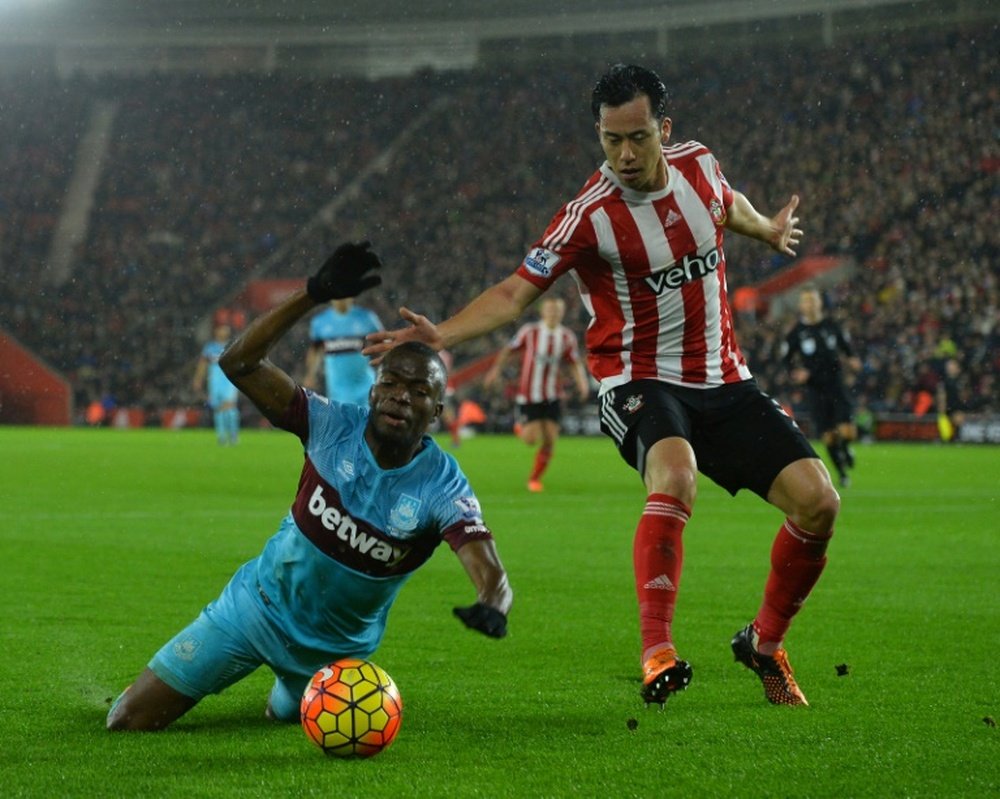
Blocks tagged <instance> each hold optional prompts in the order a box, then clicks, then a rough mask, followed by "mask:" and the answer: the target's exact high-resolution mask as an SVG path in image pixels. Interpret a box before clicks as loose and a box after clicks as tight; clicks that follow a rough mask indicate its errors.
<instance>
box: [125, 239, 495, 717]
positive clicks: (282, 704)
mask: <svg viewBox="0 0 1000 799" xmlns="http://www.w3.org/2000/svg"><path fill="white" fill-rule="evenodd" d="M380 265H381V264H380V262H379V260H378V258H377V256H376V255H375V254H374V253H373V252H371V251H370V250H369V249H368V243H367V242H365V243H364V244H361V245H358V244H345V245H342V246H341V247H339V248H338V249H337V250H336V251H335V252H334V254H333V255H332V256H331V257H330V258H329V259H327V261H326V262H325V263H324V264H323V266H322V268H321V269H320V270H319V272H318V273H317V274H316V275H315V276H314V277H312V278H311V279H310V280H309V282H308V284H307V288H306V290H305V291H298V292H296V293H295V294H293V295H291V296H290V297H289V298H288V299H286V300H285V301H283V302H282V303H281V304H280V305H278V306H277V307H275V308H274V309H272V310H271V311H268V312H267V313H265V314H264V315H262V316H261V317H259V318H258V319H257V320H256V321H255V322H253V323H252V324H251V325H250V326H249V327H248V328H247V329H246V331H245V332H244V333H243V334H242V335H240V336H239V337H238V338H237V339H236V341H235V342H233V344H232V345H231V346H230V347H229V348H228V349H227V350H226V352H225V354H224V355H223V356H222V360H221V363H222V368H223V369H225V371H226V374H228V375H229V376H230V377H231V378H232V380H233V381H234V382H235V383H236V384H237V385H238V386H239V388H240V390H241V391H242V392H243V393H244V394H246V395H247V396H248V397H249V398H250V399H251V400H252V401H253V403H254V404H255V405H256V406H257V407H258V408H259V409H260V411H261V413H263V415H264V416H265V417H266V418H267V419H268V420H269V421H271V422H272V424H274V425H275V426H276V427H278V428H281V429H284V430H287V431H289V432H291V433H294V434H295V435H296V436H298V438H299V439H300V440H301V441H302V443H303V445H304V446H305V465H304V466H303V469H302V474H301V476H300V479H299V484H298V489H297V493H296V497H295V500H294V502H293V503H292V507H291V509H290V511H289V513H288V515H287V516H286V517H285V518H284V520H283V521H282V522H281V526H280V527H279V529H278V531H277V533H275V535H274V536H273V537H272V538H271V539H270V540H269V541H268V542H267V543H266V544H265V545H264V550H263V552H261V554H260V555H258V556H257V557H256V558H254V559H253V560H251V561H250V562H248V563H246V564H245V565H243V566H242V567H241V568H240V569H239V570H238V571H237V572H236V574H235V575H234V576H233V578H232V579H231V580H230V582H229V584H228V585H227V586H226V587H225V589H224V590H223V592H222V594H221V595H220V596H219V597H218V599H216V600H215V601H213V602H211V603H209V605H208V606H207V607H206V608H205V609H204V610H203V611H202V613H201V615H199V616H198V618H197V619H195V620H194V621H193V622H192V623H191V624H190V625H189V626H188V627H186V628H185V629H184V630H182V631H181V632H180V633H178V634H177V636H175V637H174V638H173V639H172V640H171V641H169V642H168V643H167V644H166V645H165V646H164V647H163V648H162V649H160V651H159V652H157V654H156V655H155V656H154V657H153V659H152V661H150V663H149V666H148V667H147V668H146V669H145V670H144V671H143V672H142V673H141V674H140V675H139V677H138V679H136V681H135V682H134V683H133V684H132V685H131V686H129V687H128V688H127V689H126V690H125V691H124V692H123V693H122V694H121V696H119V697H118V699H117V701H116V702H115V703H114V704H113V706H112V708H111V710H110V712H109V713H108V719H107V726H108V728H109V729H112V730H158V729H162V728H163V727H166V726H167V725H169V724H170V723H171V722H173V721H174V720H175V719H177V718H179V717H180V716H182V715H183V714H184V713H186V712H187V711H188V710H190V709H191V708H192V707H194V706H195V705H196V704H197V703H198V701H199V700H201V699H202V698H203V697H205V696H207V695H208V694H212V693H218V692H219V691H221V690H223V689H224V688H226V687H227V686H229V685H232V684H233V683H235V682H237V681H238V680H241V679H242V678H244V677H246V676H247V675H248V674H250V673H251V672H253V671H255V670H256V669H257V668H258V667H259V666H261V665H265V664H266V665H267V666H269V667H270V668H271V670H272V671H273V672H274V674H275V678H276V679H275V683H274V686H273V688H272V690H271V693H270V697H269V699H268V704H267V715H268V716H269V717H271V718H273V719H277V720H280V721H298V719H299V703H300V701H301V698H302V692H303V690H304V689H305V686H306V683H307V682H308V681H309V679H310V678H311V677H312V676H313V674H315V673H316V671H318V670H319V669H320V668H322V667H323V666H325V665H327V664H328V663H330V662H331V661H333V660H336V659H338V658H341V657H358V658H367V657H369V656H370V655H371V654H372V653H373V652H374V651H375V649H376V648H377V647H378V645H379V642H380V641H381V639H382V635H383V633H384V632H385V624H386V617H387V614H388V612H389V609H390V607H391V606H392V603H393V601H394V600H395V598H396V595H397V594H398V593H399V590H400V589H401V588H402V586H403V584H404V583H405V582H406V580H407V579H408V578H409V576H410V575H411V574H412V573H413V572H414V571H415V570H416V569H417V568H419V567H420V566H421V565H422V564H423V563H424V562H426V560H427V559H428V558H429V557H430V556H431V554H432V553H433V552H434V549H435V548H436V547H437V546H438V544H440V543H441V541H442V540H444V541H447V542H448V544H449V545H450V546H451V548H452V549H453V550H454V552H455V553H456V555H457V556H458V559H459V561H460V562H461V564H462V566H463V567H464V568H465V571H466V572H467V574H468V576H469V579H470V580H471V582H472V584H473V585H474V587H475V589H476V593H477V601H476V602H475V603H474V604H473V605H470V606H468V607H459V608H455V609H454V613H455V615H456V616H457V617H458V618H459V619H460V620H461V622H462V623H463V624H465V625H466V626H467V627H469V628H470V629H474V630H477V631H478V632H481V633H483V634H484V635H488V636H491V637H494V638H501V637H503V636H504V635H505V634H506V632H507V613H508V611H509V610H510V606H511V602H512V597H513V595H512V592H511V590H510V586H509V584H508V582H507V574H506V571H505V570H504V568H503V565H502V564H501V562H500V559H499V556H498V555H497V551H496V546H495V544H494V542H493V536H492V533H491V532H490V531H489V529H488V528H487V527H486V526H485V524H484V523H483V520H482V517H481V512H480V509H479V502H478V501H477V499H476V497H475V495H474V494H473V493H472V489H471V488H470V487H469V483H468V481H467V480H466V478H465V475H464V474H463V473H462V471H461V469H460V468H459V466H458V464H457V463H456V462H455V459H454V458H452V457H451V456H450V455H447V454H445V453H444V452H443V451H442V450H441V448H440V447H438V445H437V444H435V443H434V441H433V439H431V438H430V437H429V436H428V435H426V433H427V430H428V428H429V427H430V425H431V424H432V423H433V422H434V421H435V420H436V419H437V418H438V416H439V415H440V414H441V403H442V398H443V396H444V390H445V382H446V380H447V376H446V373H445V368H444V364H443V363H442V362H441V359H440V358H439V357H438V355H437V353H435V352H434V350H432V349H431V348H429V347H427V346H426V345H424V344H419V343H416V342H414V343H412V344H410V345H409V346H406V347H401V348H399V349H398V350H397V351H395V352H393V353H392V355H391V356H390V357H387V358H385V359H384V360H383V361H382V363H381V365H380V366H379V370H378V378H377V380H376V383H375V385H374V387H373V388H372V391H371V395H370V403H369V406H368V407H366V408H361V407H358V406H357V405H353V404H348V403H340V402H336V401H332V400H329V399H327V398H326V397H323V396H320V395H318V394H314V393H313V392H311V391H307V390H305V389H303V388H302V387H301V386H298V385H296V384H295V382H294V381H293V380H292V379H291V377H289V376H288V375H287V374H286V373H285V372H283V371H282V370H281V369H279V368H278V367H277V366H275V365H274V364H272V363H271V362H270V361H269V360H268V359H267V355H268V352H269V351H270V350H271V348H272V347H273V346H274V345H275V344H276V343H277V342H278V341H279V340H280V339H281V338H282V336H283V335H284V334H285V333H287V332H288V330H289V329H291V327H292V326H293V325H294V324H295V323H296V322H297V321H299V320H300V319H301V318H302V317H303V316H305V315H306V314H307V313H309V312H310V311H312V310H313V309H314V308H315V307H316V305H317V304H318V303H322V302H327V301H329V300H330V299H332V298H336V297H343V296H354V295H356V294H358V293H360V292H361V291H364V290H365V289H367V288H371V287H372V286H374V285H377V284H378V283H379V282H380V281H381V278H380V277H379V274H378V269H379V267H380Z"/></svg>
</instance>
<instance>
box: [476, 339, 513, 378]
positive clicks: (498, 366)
mask: <svg viewBox="0 0 1000 799" xmlns="http://www.w3.org/2000/svg"><path fill="white" fill-rule="evenodd" d="M510 353H511V349H510V347H509V346H508V345H506V344H505V345H504V346H503V347H501V348H500V351H499V352H498V353H497V356H496V358H494V359H493V363H492V365H491V366H490V370H489V371H488V372H487V373H486V374H485V375H484V376H483V385H484V386H485V387H486V388H489V387H490V386H492V385H493V384H494V383H496V381H497V378H498V377H500V374H501V372H503V367H504V364H505V363H507V359H508V358H509V357H510Z"/></svg>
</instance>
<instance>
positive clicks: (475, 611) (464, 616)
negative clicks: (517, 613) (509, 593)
mask: <svg viewBox="0 0 1000 799" xmlns="http://www.w3.org/2000/svg"><path fill="white" fill-rule="evenodd" d="M452 612H453V613H454V614H455V615H456V616H458V618H460V619H461V620H462V624H464V625H465V626H466V627H468V628H469V629H470V630H478V631H479V632H481V633H482V634H483V635H488V636H489V637H490V638H503V637H504V636H505V635H506V634H507V616H506V614H504V613H501V612H500V611H499V610H497V609H496V608H494V607H491V606H490V605H486V604H483V603H482V602H477V603H476V604H475V605H470V606H469V607H467V608H454V610H453V611H452Z"/></svg>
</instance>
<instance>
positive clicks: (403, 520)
mask: <svg viewBox="0 0 1000 799" xmlns="http://www.w3.org/2000/svg"><path fill="white" fill-rule="evenodd" d="M419 510H420V500H419V499H417V498H416V497H411V496H410V495H409V494H401V495H400V497H399V499H397V500H396V504H395V505H393V508H392V510H391V511H389V526H390V527H391V528H392V529H393V531H399V532H401V533H408V532H410V531H411V530H414V529H416V526H417V521H418V519H417V513H418V511H419Z"/></svg>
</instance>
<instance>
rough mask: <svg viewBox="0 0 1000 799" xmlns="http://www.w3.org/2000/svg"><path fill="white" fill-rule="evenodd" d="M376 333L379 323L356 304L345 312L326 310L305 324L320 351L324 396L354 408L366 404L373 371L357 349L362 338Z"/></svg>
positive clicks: (379, 327)
mask: <svg viewBox="0 0 1000 799" xmlns="http://www.w3.org/2000/svg"><path fill="white" fill-rule="evenodd" d="M379 330H382V322H381V321H379V318H378V316H377V315H376V314H375V313H374V312H373V311H370V310H368V309H367V308H361V307H360V306H357V305H353V306H351V307H350V308H349V309H348V310H347V312H346V313H340V312H338V311H337V309H335V308H327V309H326V310H325V311H322V312H321V313H319V314H317V315H316V316H314V317H313V319H312V321H311V322H310V323H309V340H310V341H312V342H313V344H314V345H320V346H322V348H323V371H324V374H325V376H326V395H327V396H328V397H330V398H331V399H335V400H338V401H339V402H352V403H354V404H355V405H367V404H368V390H369V389H370V388H371V387H372V383H374V382H375V372H374V370H373V369H372V367H371V365H370V364H369V363H368V358H366V357H365V356H364V355H362V354H361V350H362V348H363V347H364V345H365V336H366V335H368V334H369V333H376V332H378V331H379Z"/></svg>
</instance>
